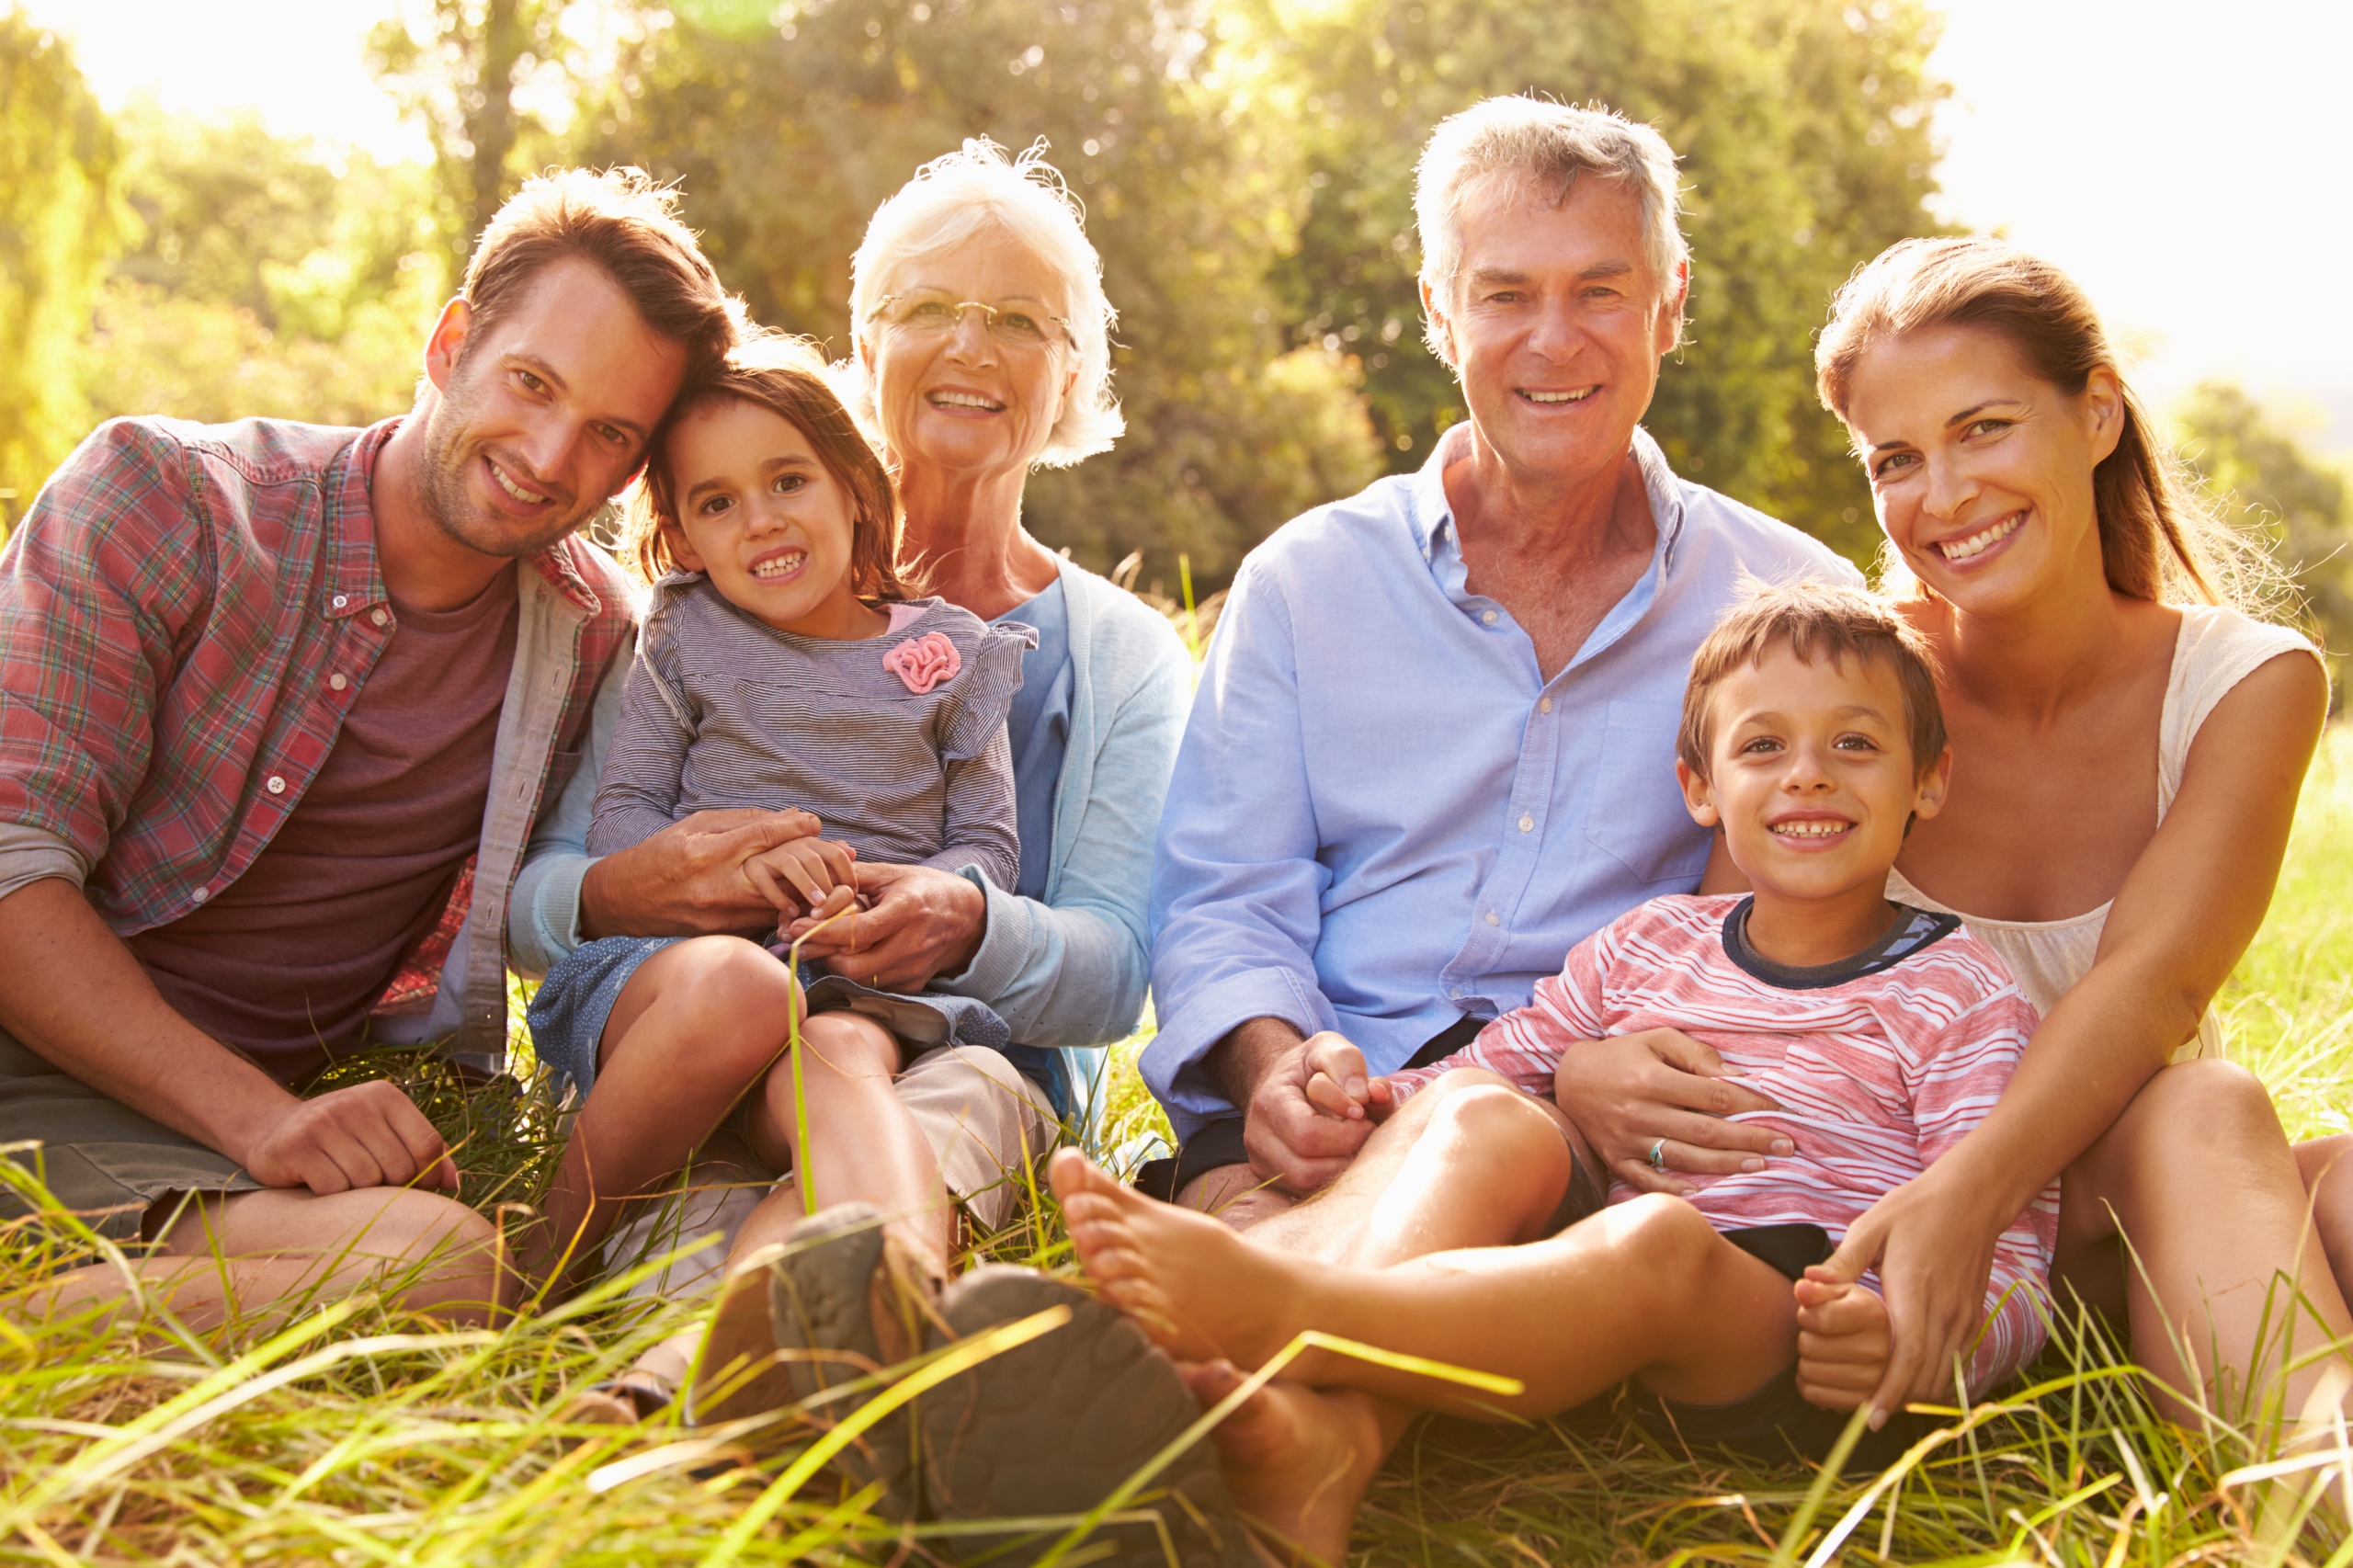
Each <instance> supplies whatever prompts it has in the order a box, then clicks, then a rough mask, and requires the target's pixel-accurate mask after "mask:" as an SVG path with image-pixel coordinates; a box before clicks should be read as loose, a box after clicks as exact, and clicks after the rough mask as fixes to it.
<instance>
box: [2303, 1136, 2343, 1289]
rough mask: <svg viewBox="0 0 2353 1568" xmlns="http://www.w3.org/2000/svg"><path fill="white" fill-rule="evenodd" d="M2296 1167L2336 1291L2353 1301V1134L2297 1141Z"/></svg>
mask: <svg viewBox="0 0 2353 1568" xmlns="http://www.w3.org/2000/svg"><path fill="white" fill-rule="evenodd" d="M2296 1168H2297V1171H2298V1174H2300V1175H2301V1176H2302V1177H2303V1178H2304V1191H2305V1192H2306V1193H2307V1194H2309V1195H2310V1196H2311V1199H2312V1205H2313V1228H2314V1229H2316V1230H2318V1231H2319V1232H2320V1241H2321V1246H2322V1248H2323V1249H2324V1250H2325V1251H2326V1252H2327V1254H2328V1267H2329V1272H2331V1273H2333V1274H2335V1275H2336V1289H2337V1293H2338V1294H2340V1295H2342V1296H2343V1297H2345V1299H2346V1300H2347V1301H2348V1302H2353V1133H2342V1132H2340V1133H2338V1134H2337V1135H2336V1137H2334V1138H2314V1139H2312V1140H2310V1141H2309V1142H2302V1143H2299V1144H2297V1145H2296Z"/></svg>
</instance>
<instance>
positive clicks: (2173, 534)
mask: <svg viewBox="0 0 2353 1568" xmlns="http://www.w3.org/2000/svg"><path fill="white" fill-rule="evenodd" d="M1944 326H1974V327H1982V328H1984V329H1985V330H1987V331H1990V332H1995V333H1998V334H2000V335H2002V336H2003V337H2004V338H2005V339H2006V340H2007V341H2008V342H2009V343H2010V345H2011V346H2012V347H2014V348H2016V349H2017V350H2018V356H2019V358H2021V359H2023V360H2024V361H2025V363H2026V367H2027V369H2029V371H2030V372H2031V373H2032V374H2033V375H2034V376H2035V377H2036V378H2037V379H2039V380H2040V381H2048V382H2049V383H2050V384H2051V385H2052V386H2054V387H2056V388H2058V389H2059V390H2060V392H2063V393H2064V394H2066V395H2067V396H2069V397H2077V396H2080V395H2082V393H2083V390H2084V387H2085V385H2086V382H2087V381H2089V380H2090V378H2091V373H2092V371H2094V370H2095V369H2098V368H2099V367H2101V366H2103V365H2104V366H2107V367H2108V368H2109V369H2116V367H2117V358H2116V352H2115V350H2114V349H2113V348H2112V347H2110V346H2109V341H2108V334H2107V333H2106V332H2105V331H2104V330H2102V328H2101V326H2100V324H2099V314H2098V312H2096V311H2094V310H2093V309H2092V302H2091V301H2090V299H2089V298H2087V297H2086V295H2085V293H2084V291H2083V290H2082V289H2081V288H2079V287H2077V285H2076V283H2075V279H2074V278H2070V277H2068V276H2067V275H2066V274H2065V273H2064V272H2062V271H2061V270H2060V269H2059V268H2058V267H2053V266H2052V264H2051V263H2049V262H2047V261H2045V260H2043V259H2042V258H2041V257H2040V256H2032V255H2029V253H2027V252H2025V251H2022V250H2020V249H2018V247H2017V246H2016V245H2012V244H2006V243H2005V242H2003V241H2001V240H1995V239H1989V238H1986V237H1984V236H1983V235H1971V236H1967V237H1963V238H1958V239H1927V240H1905V241H1904V242H1902V243H1901V244H1894V245H1891V246H1889V247H1888V248H1887V249H1886V250H1884V251H1882V252H1881V253H1880V255H1879V257H1878V258H1877V259H1876V260H1874V261H1872V262H1870V263H1869V264H1868V265H1866V266H1865V267H1862V268H1861V269H1860V270H1859V271H1858V272H1857V273H1856V274H1855V276H1854V277H1853V278H1849V279H1848V280H1847V285H1846V287H1845V288H1843V289H1840V290H1838V298H1837V300H1836V302H1835V303H1833V304H1832V306H1831V308H1830V324H1829V325H1828V326H1827V327H1825V328H1824V329H1823V334H1822V341H1821V343H1820V344H1819V345H1818V346H1817V347H1816V348H1815V351H1814V358H1813V362H1814V371H1815V378H1816V381H1817V384H1818V386H1819V388H1820V390H1821V392H1822V402H1823V406H1824V407H1825V408H1827V409H1829V410H1830V412H1831V413H1833V414H1836V415H1838V417H1839V418H1841V419H1845V418H1846V417H1847V396H1848V393H1849V392H1850V391H1851V389H1852V387H1853V382H1854V375H1855V367H1856V366H1857V365H1858V364H1859V362H1860V361H1861V359H1862V357H1863V353H1864V351H1865V350H1866V349H1868V348H1870V347H1871V346H1872V345H1874V344H1877V343H1882V342H1886V341H1889V340H1892V339H1894V338H1898V337H1903V336H1905V335H1909V334H1912V333H1915V332H1925V331H1928V330H1931V329H1934V328H1937V327H1944ZM2117 384H2118V386H2119V388H2120V391H2121V392H2122V394H2123V402H2124V429H2123V433H2122V434H2121V435H2120V436H2119V437H2117V442H2116V449H2115V450H2114V451H2113V452H2110V453H2109V455H2108V456H2107V458H2105V459H2104V460H2102V461H2101V462H2100V465H2099V466H2098V467H2097V469H2095V470H2093V471H2092V500H2093V506H2094V510H2095V512H2096V513H2097V517H2098V520H2099V549H2100V561H2101V564H2102V566H2103V568H2104V569H2105V571H2106V574H2107V576H2108V583H2109V586H2110V587H2112V588H2114V589H2115V590H2116V591H2117V592H2118V593H2120V594H2129V595H2131V597H2134V598H2139V599H2150V600H2159V601H2162V600H2165V599H2174V600H2177V601H2178V600H2182V599H2195V600H2202V601H2203V602H2205V603H2207V604H2220V603H2222V601H2223V594H2222V591H2220V590H2219V589H2218V588H2217V587H2216V585H2215V578H2216V577H2217V576H2218V575H2222V576H2228V575H2231V574H2232V568H2233V567H2234V565H2235V564H2237V562H2236V561H2235V559H2234V558H2235V556H2236V555H2237V554H2238V553H2240V552H2239V551H2238V549H2237V545H2236V541H2235V540H2233V539H2231V538H2230V537H2229V536H2228V534H2227V532H2226V530H2224V529H2223V528H2222V524H2221V523H2220V522H2218V521H2216V520H2215V518H2214V517H2212V515H2211V513H2210V512H2209V511H2208V510H2207V509H2206V508H2205V507H2204V506H2200V504H2199V501H2198V498H2197V496H2196V494H2195V493H2194V492H2193V491H2192V490H2191V488H2190V487H2189V486H2188V484H2187V483H2184V482H2183V480H2182V478H2181V475H2180V474H2179V472H2177V464H2176V462H2175V460H2174V459H2173V457H2172V454H2171V453H2170V452H2168V451H2167V450H2166V449H2165V447H2164V445H2163V444H2162V443H2161V442H2160V441H2159V440H2158V439H2157V437H2156V435H2155V433H2154V431H2153V430H2152V429H2151V427H2150V423H2149V415H2148V414H2147V412H2146V411H2145V410H2144V409H2143V408H2142V406H2141V402H2140V400H2139V399H2138V398H2137V397H2135V396H2134V395H2133V393H2132V389H2131V388H2130V387H2128V386H2125V385H2124V384H2123V380H2122V377H2121V376H2120V377H2119V378H2118V383H2117ZM1891 554H1892V552H1891Z"/></svg>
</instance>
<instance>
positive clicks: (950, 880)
mask: <svg viewBox="0 0 2353 1568" xmlns="http://www.w3.org/2000/svg"><path fill="white" fill-rule="evenodd" d="M855 869H856V872H857V876H858V892H861V893H864V894H865V895H866V896H867V897H868V898H870V899H871V900H872V901H873V905H874V906H873V907H872V908H871V909H869V910H865V911H863V912H860V911H855V910H853V911H850V912H848V913H846V914H843V915H837V916H835V918H834V919H832V920H831V921H829V922H824V923H823V924H822V927H821V925H820V923H819V922H816V921H812V920H798V921H795V922H794V923H793V924H792V925H791V926H789V927H787V928H786V930H785V933H784V934H785V937H786V938H787V939H788V940H791V941H800V942H801V957H802V958H803V959H806V960H812V961H814V962H823V963H824V965H825V967H826V968H828V969H830V970H832V971H834V972H835V974H838V975H840V976H842V977H843V978H844V979H846V980H854V981H856V982H858V983H859V984H860V985H870V986H873V987H874V988H875V989H876V990H878V991H920V990H922V989H923V988H924V987H925V986H926V985H927V984H929V983H931V979H932V977H933V976H934V975H938V974H956V973H961V971H962V970H963V968H964V966H965V965H966V964H969V963H971V962H972V955H973V954H974V953H976V952H978V951H980V948H981V938H982V937H983V936H984V935H986V934H987V930H988V916H989V905H988V898H987V896H986V895H985V894H983V892H981V890H980V889H979V888H976V887H974V886H973V885H972V883H971V882H969V881H966V880H965V879H963V878H962V877H960V876H957V875H956V874H955V873H953V872H951V871H942V870H939V869H936V868H934V867H930V866H878V865H874V864H871V863H870V862H868V861H865V860H860V861H859V862H858V865H857V867H856V868H855ZM803 938H806V939H805V940H803Z"/></svg>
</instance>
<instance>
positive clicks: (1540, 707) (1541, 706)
mask: <svg viewBox="0 0 2353 1568" xmlns="http://www.w3.org/2000/svg"><path fill="white" fill-rule="evenodd" d="M1536 709H1537V711H1538V712H1540V713H1550V712H1551V711H1552V699H1551V698H1549V697H1548V698H1546V699H1544V700H1543V701H1541V702H1540V703H1538V704H1537V705H1536Z"/></svg>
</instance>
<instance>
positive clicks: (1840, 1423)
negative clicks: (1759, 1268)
mask: <svg viewBox="0 0 2353 1568" xmlns="http://www.w3.org/2000/svg"><path fill="white" fill-rule="evenodd" d="M1723 1238H1724V1240H1726V1241H1728V1242H1730V1243H1732V1244H1733V1245H1734V1246H1736V1247H1738V1248H1740V1249H1741V1251H1743V1252H1745V1253H1747V1254H1749V1255H1750V1256H1753V1257H1758V1258H1762V1259H1763V1260H1764V1261H1766V1262H1767V1263H1769V1264H1771V1265H1772V1266H1773V1267H1775V1268H1777V1269H1779V1271H1780V1272H1781V1273H1782V1275H1784V1276H1785V1277H1786V1278H1789V1279H1790V1280H1791V1281H1795V1280H1796V1279H1797V1278H1799V1277H1800V1276H1801V1275H1802V1274H1803V1273H1804V1272H1805V1271H1806V1268H1807V1267H1809V1266H1810V1265H1813V1264H1816V1263H1821V1262H1824V1261H1825V1260H1826V1259H1827V1258H1828V1257H1829V1256H1830V1254H1831V1250H1832V1249H1831V1245H1830V1236H1829V1233H1827V1232H1825V1231H1824V1230H1823V1229H1822V1227H1820V1226H1819V1225H1758V1226H1756V1227H1755V1228H1753V1229H1749V1230H1741V1231H1726V1232H1724V1233H1723ZM1630 1392H1631V1393H1632V1394H1633V1396H1634V1400H1633V1404H1634V1416H1635V1419H1637V1420H1639V1421H1640V1422H1641V1423H1642V1424H1643V1426H1644V1427H1645V1428H1647V1429H1648V1430H1649V1432H1650V1433H1651V1435H1652V1436H1653V1437H1657V1438H1659V1439H1661V1440H1662V1441H1665V1442H1668V1443H1672V1444H1674V1445H1676V1446H1677V1447H1679V1448H1691V1449H1729V1450H1730V1451H1732V1452H1733V1453H1736V1454H1742V1455H1745V1456H1746V1457H1748V1458H1750V1459H1756V1460H1768V1461H1779V1460H1790V1459H1802V1460H1813V1461H1815V1462H1817V1463H1819V1462H1820V1461H1821V1460H1824V1459H1827V1458H1828V1457H1829V1456H1830V1450H1831V1449H1832V1448H1833V1447H1834V1446H1835V1445H1836V1443H1837V1441H1838V1438H1839V1435H1840V1434H1841V1433H1843V1432H1845V1431H1846V1429H1847V1420H1848V1418H1849V1417H1850V1416H1851V1415H1853V1414H1854V1413H1853V1412H1852V1411H1846V1410H1824V1409H1823V1408H1822V1407H1821V1406H1819V1405H1815V1404H1808V1403H1806V1402H1805V1399H1804V1396H1802V1394H1800V1393H1799V1392H1798V1369H1797V1365H1796V1363H1794V1362H1792V1363H1790V1365H1789V1366H1787V1367H1784V1368H1783V1369H1781V1370H1780V1371H1779V1373H1778V1374H1777V1375H1775V1376H1774V1378H1773V1379H1772V1380H1771V1381H1768V1382H1767V1383H1766V1385H1765V1386H1764V1387H1763V1388H1760V1389H1758V1390H1757V1391H1756V1392H1755V1393H1752V1394H1750V1395H1749V1396H1748V1397H1747V1398H1745V1399H1740V1400H1734V1401H1733V1403H1730V1404H1687V1403H1683V1402H1682V1401H1680V1400H1673V1399H1662V1398H1660V1397H1659V1396H1658V1395H1656V1394H1654V1393H1652V1392H1650V1391H1648V1390H1647V1389H1644V1388H1642V1387H1640V1386H1639V1385H1637V1386H1636V1387H1634V1388H1633V1389H1631V1391H1630ZM1926 1427H1927V1422H1926V1419H1925V1418H1924V1417H1921V1416H1917V1415H1911V1414H1909V1413H1908V1412H1901V1411H1899V1412H1898V1413H1897V1414H1896V1415H1893V1416H1891V1417H1890V1418H1889V1420H1888V1423H1887V1425H1886V1426H1882V1427H1881V1428H1880V1429H1879V1430H1878V1431H1876V1432H1872V1431H1868V1430H1866V1431H1865V1432H1864V1433H1863V1435H1862V1437H1861V1438H1860V1439H1859V1441H1858V1442H1857V1443H1856V1445H1855V1449H1854V1451H1853V1453H1852V1454H1851V1455H1850V1456H1849V1457H1848V1459H1847V1468H1848V1470H1849V1471H1866V1470H1870V1471H1876V1470H1884V1469H1886V1468H1887V1467H1888V1466H1889V1465H1891V1464H1893V1463H1894V1462H1895V1461H1896V1460H1897V1459H1899V1458H1901V1457H1902V1456H1903V1453H1904V1449H1907V1448H1910V1447H1911V1446H1912V1444H1913V1443H1914V1442H1915V1441H1917V1440H1918V1439H1919V1437H1920V1436H1921V1434H1922V1432H1923V1431H1925V1430H1926Z"/></svg>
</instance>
